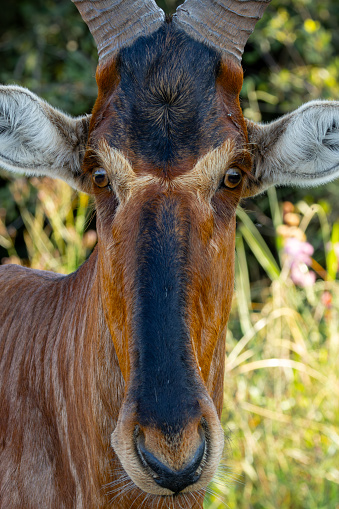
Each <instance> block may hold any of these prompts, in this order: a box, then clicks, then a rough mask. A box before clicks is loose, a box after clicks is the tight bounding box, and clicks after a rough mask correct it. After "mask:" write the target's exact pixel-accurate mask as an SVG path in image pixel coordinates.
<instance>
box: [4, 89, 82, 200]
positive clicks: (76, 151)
mask: <svg viewBox="0 0 339 509" xmlns="http://www.w3.org/2000/svg"><path fill="white" fill-rule="evenodd" d="M89 121H90V116H85V117H78V118H71V117H69V116H68V115H65V114H64V113H62V112H61V111H59V110H57V109H55V108H52V106H50V105H49V104H47V103H46V102H45V101H43V100H42V99H40V98H39V97H37V96H36V95H34V94H32V93H31V92H30V91H29V90H27V89H25V88H21V87H17V86H9V87H6V86H0V166H2V167H3V168H5V169H6V170H9V171H14V172H19V173H25V174H28V175H48V176H50V177H54V178H60V179H63V180H65V181H66V182H68V184H70V185H71V186H72V187H74V188H75V189H78V190H80V191H84V192H89V190H90V186H89V183H88V182H87V178H86V177H85V176H84V175H83V173H82V171H81V164H82V160H83V156H84V154H85V150H86V144H87V137H88V126H89Z"/></svg>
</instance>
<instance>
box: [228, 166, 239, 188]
mask: <svg viewBox="0 0 339 509" xmlns="http://www.w3.org/2000/svg"><path fill="white" fill-rule="evenodd" d="M241 180H242V173H241V171H240V170H239V169H238V168H229V169H228V170H227V172H226V174H225V178H224V184H225V186H226V187H229V188H231V189H232V188H234V187H237V186H238V185H239V184H240V182H241Z"/></svg>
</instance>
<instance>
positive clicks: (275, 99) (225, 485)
mask: <svg viewBox="0 0 339 509" xmlns="http://www.w3.org/2000/svg"><path fill="white" fill-rule="evenodd" d="M158 3H159V5H160V6H161V7H163V8H164V9H165V10H166V11H167V12H173V10H174V9H175V7H176V5H177V3H178V2H177V3H176V2H173V1H170V0H161V1H160V0H159V2H158ZM338 21H339V4H338V2H337V1H336V0H323V1H321V2H320V1H314V0H313V1H312V0H298V1H297V0H294V1H292V0H280V1H279V2H277V1H275V0H273V2H272V4H271V5H270V6H269V8H268V9H267V11H266V13H265V15H264V17H263V19H262V20H261V21H260V22H259V23H258V25H257V27H256V30H255V32H254V34H253V35H252V36H251V38H250V40H249V43H248V45H247V48H246V51H245V55H244V59H243V66H244V72H245V80H244V87H243V91H242V96H241V97H242V106H243V109H244V112H245V114H246V116H247V117H248V118H251V119H252V120H256V121H269V120H272V119H273V118H276V117H277V116H279V115H281V114H284V113H286V112H288V111H291V110H292V109H294V108H296V107H298V106H299V105H300V104H302V103H304V102H306V101H308V100H312V99H318V98H322V99H339V80H338V73H339V65H338V64H339V57H338V54H339V51H338V50H339V32H338V30H337V26H338ZM0 54H1V66H0V81H1V82H2V83H4V84H11V83H17V84H19V85H22V86H26V87H28V88H30V89H31V90H32V91H33V92H35V93H37V94H39V95H40V96H42V97H43V98H44V99H46V100H47V101H49V102H50V103H51V104H52V105H53V106H56V107H58V108H61V109H63V110H65V111H67V112H68V113H71V114H73V115H79V114H83V113H87V112H89V111H90V110H91V107H92V105H93V103H94V100H95V97H96V84H95V79H94V75H95V67H96V62H97V54H96V49H95V47H94V44H93V41H92V37H91V35H90V34H89V32H88V29H87V27H86V25H85V24H84V23H83V22H82V20H81V18H80V16H79V15H78V13H77V10H76V8H75V7H74V5H73V4H72V3H71V2H70V0H58V1H56V0H44V1H43V0H35V1H34V3H33V2H31V0H15V1H14V2H8V3H7V4H6V9H3V12H2V13H1V17H0ZM338 191H339V185H338V183H335V182H334V183H331V184H329V185H328V186H326V187H322V188H317V189H312V190H296V189H289V188H284V189H278V190H277V191H275V190H270V191H269V192H268V193H267V194H265V195H263V196H260V197H259V198H257V199H255V200H248V201H246V202H245V203H243V204H242V206H243V208H241V209H239V211H238V230H237V239H236V244H237V260H236V295H235V298H234V303H233V309H232V314H231V319H230V323H229V331H228V336H227V364H226V375H225V409H224V413H223V419H222V420H223V424H224V427H225V434H226V436H227V437H228V448H227V450H226V451H225V459H224V461H223V465H222V466H221V467H220V470H219V472H218V474H217V476H216V478H215V481H214V483H212V484H211V485H210V487H209V489H208V493H207V496H206V501H205V509H216V508H222V507H229V508H231V509H235V508H241V509H245V508H246V509H249V508H253V509H259V508H262V509H271V508H272V509H287V508H293V509H299V508H300V509H301V508H307V509H338V508H339V405H338V394H339V362H338V359H339V326H338V325H339V323H338V322H339V283H338V280H337V277H338V256H339V249H338V246H339V202H338ZM95 242H96V233H95V220H94V218H93V209H92V206H91V203H89V198H88V197H87V196H86V195H83V194H76V193H75V192H73V191H72V190H71V189H70V188H69V187H68V186H67V184H65V183H63V182H60V181H51V180H49V179H47V178H43V179H38V178H31V179H26V178H22V177H19V178H15V177H14V176H9V175H8V174H6V173H5V172H0V260H1V263H10V262H11V263H20V264H24V265H27V266H30V267H34V268H40V269H48V270H54V271H58V272H62V273H68V272H70V271H73V270H75V269H76V268H77V267H78V266H79V264H81V263H82V262H83V261H84V260H85V259H86V257H88V255H89V253H90V252H91V250H92V248H93V246H94V245H95ZM310 245H311V247H310ZM291 249H292V255H291ZM293 249H294V251H293ZM306 252H307V253H308V254H307V253H306ZM314 280H316V281H315V282H314V283H313V281H314Z"/></svg>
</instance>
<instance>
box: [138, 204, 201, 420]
mask: <svg viewBox="0 0 339 509" xmlns="http://www.w3.org/2000/svg"><path fill="white" fill-rule="evenodd" d="M189 234H190V226H189V222H188V221H185V219H183V218H181V217H180V214H179V210H178V206H177V205H176V204H175V202H174V200H169V199H168V198H167V199H166V201H165V200H162V201H160V203H159V202H158V203H157V204H155V203H154V200H153V203H149V204H147V205H146V206H144V208H143V211H142V213H141V219H140V230H139V238H138V245H137V256H138V270H137V274H136V295H137V298H136V308H135V336H136V338H135V339H136V342H135V344H136V350H137V351H136V354H137V366H136V372H135V380H136V381H137V384H138V387H136V389H137V391H136V399H137V402H138V414H139V415H138V418H139V422H140V424H142V425H145V426H146V425H151V424H155V425H157V426H158V427H160V428H163V427H164V425H165V424H164V423H166V428H167V427H169V428H171V429H172V430H174V429H178V428H180V427H182V425H183V421H185V420H186V417H188V415H190V417H191V418H192V416H194V414H195V412H196V411H197V410H198V406H197V402H196V399H195V398H194V396H193V389H194V386H195V381H194V379H195V378H194V374H193V370H192V367H191V364H190V355H189V335H188V331H187V327H186V325H185V297H186V287H187V277H188V276H187V271H186V267H187V262H188V239H189Z"/></svg>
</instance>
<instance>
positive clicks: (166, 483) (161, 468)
mask: <svg viewBox="0 0 339 509" xmlns="http://www.w3.org/2000/svg"><path fill="white" fill-rule="evenodd" d="M205 448H206V441H205V437H202V441H201V443H200V445H199V447H198V449H197V450H196V452H195V454H194V457H193V458H192V460H191V461H190V462H189V464H188V465H186V466H185V468H183V469H182V470H179V471H178V470H172V469H170V468H169V467H167V466H166V465H164V464H163V463H162V462H161V461H160V460H159V459H158V458H157V457H156V456H154V454H152V453H151V452H150V451H148V450H147V449H146V448H145V446H144V445H143V443H142V442H141V441H140V442H139V443H138V447H137V449H138V453H139V456H140V459H141V462H142V463H143V465H144V466H145V467H148V468H149V469H150V470H151V474H152V477H153V479H154V481H155V482H156V483H157V484H158V485H159V486H161V487H162V488H167V489H169V490H171V491H173V492H174V493H179V492H180V491H182V490H183V489H184V488H186V487H187V486H189V485H190V484H194V483H196V482H197V481H198V480H199V478H200V475H201V471H202V468H201V463H202V460H203V458H204V454H205Z"/></svg>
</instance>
